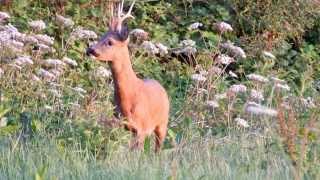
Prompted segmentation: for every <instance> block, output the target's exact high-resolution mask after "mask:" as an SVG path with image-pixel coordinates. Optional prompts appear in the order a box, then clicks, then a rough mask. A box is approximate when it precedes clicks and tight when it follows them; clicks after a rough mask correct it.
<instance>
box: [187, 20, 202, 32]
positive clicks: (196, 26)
mask: <svg viewBox="0 0 320 180" xmlns="http://www.w3.org/2000/svg"><path fill="white" fill-rule="evenodd" d="M202 26H203V24H202V23H200V22H195V23H192V24H190V26H189V27H188V30H189V31H192V30H196V29H199V28H200V27H202Z"/></svg>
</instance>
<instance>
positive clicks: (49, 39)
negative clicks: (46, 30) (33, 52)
mask: <svg viewBox="0 0 320 180" xmlns="http://www.w3.org/2000/svg"><path fill="white" fill-rule="evenodd" d="M33 37H34V38H36V39H37V40H38V41H39V42H40V43H43V44H45V45H48V46H51V45H53V44H54V38H53V37H50V36H48V35H46V34H36V35H34V36H33Z"/></svg>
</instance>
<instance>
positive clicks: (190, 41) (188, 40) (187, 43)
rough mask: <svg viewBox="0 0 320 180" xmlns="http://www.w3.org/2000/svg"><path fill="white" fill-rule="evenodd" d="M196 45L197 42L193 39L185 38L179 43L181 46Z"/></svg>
mask: <svg viewBox="0 0 320 180" xmlns="http://www.w3.org/2000/svg"><path fill="white" fill-rule="evenodd" d="M195 45H196V42H195V41H193V40H191V39H187V40H183V41H181V42H180V43H179V47H194V46H195Z"/></svg>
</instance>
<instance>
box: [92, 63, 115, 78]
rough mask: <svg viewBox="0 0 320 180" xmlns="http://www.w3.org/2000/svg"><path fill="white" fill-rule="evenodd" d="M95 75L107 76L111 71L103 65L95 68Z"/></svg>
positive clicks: (99, 76)
mask: <svg viewBox="0 0 320 180" xmlns="http://www.w3.org/2000/svg"><path fill="white" fill-rule="evenodd" d="M95 75H96V77H98V78H109V77H110V76H111V75H112V73H111V72H110V71H109V70H108V69H106V68H105V67H103V66H100V67H98V68H97V70H96V73H95Z"/></svg>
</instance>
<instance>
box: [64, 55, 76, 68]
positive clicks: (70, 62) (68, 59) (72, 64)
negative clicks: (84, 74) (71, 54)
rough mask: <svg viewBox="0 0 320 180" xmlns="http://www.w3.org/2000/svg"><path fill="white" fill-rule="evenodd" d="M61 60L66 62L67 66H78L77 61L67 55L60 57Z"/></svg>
mask: <svg viewBox="0 0 320 180" xmlns="http://www.w3.org/2000/svg"><path fill="white" fill-rule="evenodd" d="M62 61H63V62H64V63H66V64H68V65H69V66H72V67H77V66H78V63H77V61H75V60H73V59H70V58H68V57H64V58H62Z"/></svg>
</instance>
